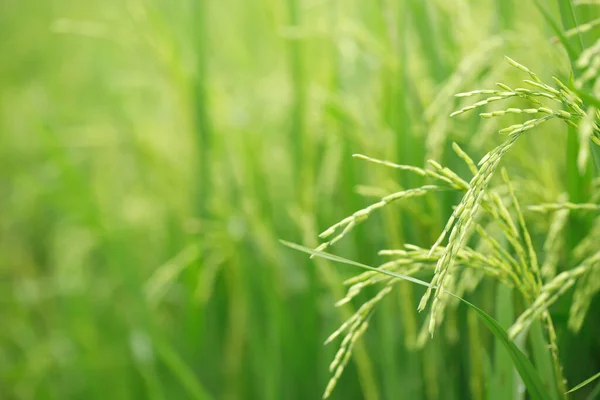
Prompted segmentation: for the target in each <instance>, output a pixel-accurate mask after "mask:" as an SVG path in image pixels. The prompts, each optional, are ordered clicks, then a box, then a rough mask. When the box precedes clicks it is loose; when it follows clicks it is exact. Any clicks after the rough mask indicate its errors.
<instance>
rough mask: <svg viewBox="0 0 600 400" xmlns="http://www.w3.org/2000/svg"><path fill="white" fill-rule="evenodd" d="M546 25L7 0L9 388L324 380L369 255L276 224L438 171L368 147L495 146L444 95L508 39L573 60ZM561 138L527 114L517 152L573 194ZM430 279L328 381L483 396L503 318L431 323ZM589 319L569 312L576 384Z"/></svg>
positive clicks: (302, 220)
mask: <svg viewBox="0 0 600 400" xmlns="http://www.w3.org/2000/svg"><path fill="white" fill-rule="evenodd" d="M549 3H552V4H549V5H548V7H549V10H551V12H553V13H555V15H557V14H556V10H555V9H554V6H555V4H554V3H553V2H549ZM580 11H581V12H582V13H591V12H592V8H591V7H587V8H586V7H584V8H583V9H580ZM557 18H558V17H557ZM551 36H552V33H551V31H550V30H549V28H548V27H547V26H546V24H545V22H544V20H543V18H542V16H541V15H540V14H539V12H538V11H537V10H536V8H535V7H534V6H533V4H530V3H529V2H526V1H508V0H498V1H492V0H432V1H421V0H394V1H391V0H378V1H373V2H367V1H358V0H347V1H341V0H287V1H284V0H221V1H217V0H214V1H208V0H177V1H165V0H104V1H91V2H83V1H74V0H47V1H46V0H38V1H35V0H28V1H22V0H2V1H1V2H0V49H1V53H0V279H1V280H0V283H1V285H2V290H1V291H0V293H1V298H0V299H1V302H0V315H1V317H0V318H1V321H2V329H0V398H2V399H106V398H114V399H134V398H135V399H137V398H148V399H226V400H233V399H265V400H269V399H315V398H320V397H321V395H322V393H323V390H324V388H325V385H326V383H327V381H328V379H329V372H328V370H327V368H328V365H329V363H330V361H331V359H332V358H333V356H334V354H335V352H336V350H337V349H336V347H335V346H336V344H333V345H329V346H323V345H322V343H323V341H324V340H325V338H326V337H327V336H328V335H329V334H330V333H331V332H332V331H333V330H335V329H336V327H337V326H338V325H339V324H340V323H341V322H342V321H343V320H344V319H345V318H347V317H348V316H349V315H350V314H351V313H352V312H353V310H355V309H356V307H357V306H359V305H360V301H359V302H357V303H356V304H350V305H346V306H344V307H339V308H335V307H334V303H335V301H336V300H337V299H339V298H341V297H343V294H344V288H343V284H342V282H343V280H344V278H347V277H349V276H351V275H352V274H354V273H356V272H357V271H355V270H352V269H350V268H349V267H344V266H341V267H340V266H335V265H331V264H329V263H327V262H325V261H319V260H308V259H307V258H306V257H305V256H303V255H301V254H297V253H294V252H293V251H290V250H289V249H286V248H284V247H283V246H281V245H280V244H279V243H278V239H280V238H284V239H286V240H291V241H295V242H297V243H302V244H304V245H307V246H316V245H317V244H318V240H317V239H318V237H317V236H318V233H319V232H321V231H322V230H324V229H325V228H327V227H328V226H330V225H332V224H333V223H335V222H337V221H338V220H340V219H342V218H343V217H345V216H347V215H350V214H351V213H353V212H354V211H356V210H358V209H359V208H361V207H364V206H366V205H368V204H370V202H372V201H373V198H374V197H373V196H375V197H376V196H379V195H380V194H381V193H384V194H385V193H389V192H391V191H393V190H397V189H398V188H410V187H413V186H416V185H419V184H420V183H421V182H420V180H419V179H416V178H415V177H414V176H410V175H406V174H403V173H397V172H395V171H388V170H386V169H384V168H380V167H377V166H372V165H367V164H365V163H364V162H361V161H359V160H355V159H353V158H352V157H351V155H352V154H353V153H364V154H368V155H371V156H374V157H380V158H383V159H389V160H393V161H394V162H398V163H404V164H413V165H418V166H423V165H424V163H425V161H426V160H427V159H434V160H437V161H439V162H440V163H443V164H444V165H449V166H451V167H452V168H453V169H454V170H455V171H457V172H463V173H467V172H468V171H467V169H466V167H465V166H463V164H462V162H461V161H460V160H459V159H458V158H457V157H456V156H455V155H454V153H452V151H451V144H452V141H456V142H458V143H459V144H460V145H461V146H462V147H463V148H464V149H465V150H467V151H468V152H469V154H470V155H471V156H472V157H473V158H474V159H479V158H480V157H481V156H482V155H483V154H485V153H486V152H487V151H488V150H489V149H491V148H492V147H493V146H494V145H495V144H497V143H499V141H500V140H502V139H501V138H498V137H497V136H496V135H495V132H496V130H497V129H498V128H499V127H498V125H497V124H498V123H497V122H495V121H486V122H485V123H482V122H480V121H479V119H478V118H476V117H475V116H465V117H461V118H458V119H452V120H451V119H450V118H449V117H448V115H449V114H450V112H451V111H453V110H454V109H456V108H457V107H458V106H459V105H460V102H459V101H458V100H456V99H455V98H454V97H453V94H454V93H456V92H459V91H466V90H470V89H473V88H479V87H481V88H485V87H492V86H493V84H494V82H496V81H497V80H502V81H505V82H509V83H510V82H515V81H517V79H520V78H517V74H516V73H515V72H514V71H513V70H511V69H510V67H509V66H507V65H506V63H504V62H503V56H504V54H507V55H510V56H511V57H513V58H515V59H516V60H518V61H519V62H522V63H523V64H525V65H528V66H529V67H530V68H531V69H533V70H535V71H538V72H539V73H540V75H541V76H543V77H544V78H549V77H550V76H552V74H558V75H559V76H567V74H568V71H569V70H568V68H569V64H568V59H567V58H566V56H565V54H564V53H563V52H562V50H560V48H558V47H557V45H556V44H552V43H551V42H550V41H549V38H550V37H551ZM552 126H553V127H554V129H555V130H559V129H564V128H563V127H562V126H559V125H558V124H556V125H552ZM564 146H565V139H564V135H557V136H555V137H553V139H552V140H545V139H544V140H540V138H539V136H538V137H536V136H535V132H534V133H532V134H531V135H529V136H528V137H527V138H526V139H524V140H522V142H520V143H519V145H518V146H517V148H516V149H515V151H514V152H513V153H511V154H510V155H509V156H508V157H507V160H509V161H507V164H508V165H509V166H510V167H509V168H510V169H511V170H512V171H515V174H516V175H517V176H519V177H523V178H524V179H526V180H529V182H530V184H528V185H522V186H523V187H522V188H521V189H520V195H522V196H524V198H525V200H524V201H525V202H526V203H533V202H535V201H542V200H545V201H554V200H555V199H556V198H557V197H558V196H559V194H560V193H562V192H563V191H565V187H566V186H567V184H568V182H567V179H566V178H565V170H566V167H565V160H564V157H563V152H564V151H563V149H564ZM459 200H460V196H459V195H458V194H455V193H442V194H440V195H439V196H437V197H426V198H424V199H417V200H411V201H408V202H406V203H404V204H402V205H397V206H394V207H391V208H389V209H386V210H385V211H384V212H383V213H380V214H378V215H377V216H374V217H373V219H372V220H369V222H368V223H366V224H363V225H361V226H360V227H358V228H357V229H355V230H354V231H353V232H352V234H350V235H349V236H348V237H347V238H345V239H344V240H343V241H342V242H340V243H339V245H336V247H335V248H334V249H333V251H334V252H336V253H339V254H343V255H344V256H346V257H349V258H353V259H357V260H360V261H362V262H365V263H369V264H372V265H377V264H378V263H380V261H381V260H379V258H378V256H377V250H379V249H381V248H396V247H399V246H400V245H402V244H403V243H415V244H418V245H421V246H424V247H428V246H430V245H431V244H432V243H433V242H434V241H435V239H436V238H437V236H438V235H439V233H440V231H441V229H442V227H443V225H444V223H445V221H446V219H447V218H448V216H449V214H450V212H451V210H452V206H453V205H455V204H457V203H458V201H459ZM544 223H545V222H544V221H541V222H540V227H541V230H540V231H542V232H543V231H544V229H545V228H544V227H545V225H544ZM494 287H495V286H494V285H493V284H492V283H489V282H488V283H486V282H484V283H483V284H482V285H481V287H480V288H478V289H477V290H476V291H475V292H474V293H473V294H472V298H473V301H474V302H475V303H476V304H478V305H480V306H482V307H483V308H485V309H486V310H493V302H494V296H493V295H492V293H493V291H494ZM421 294H422V290H421V289H420V288H416V287H413V286H410V285H409V284H400V285H399V288H398V290H396V291H395V292H394V295H393V296H390V297H389V298H387V299H386V300H385V301H384V302H383V303H382V304H381V305H380V307H378V309H377V311H376V313H375V314H374V316H373V318H372V322H371V328H370V330H369V331H368V333H367V334H366V335H365V339H364V340H361V341H360V342H359V344H358V346H357V348H356V349H355V351H354V357H353V361H352V362H351V363H350V364H349V366H348V368H347V370H346V372H345V373H344V375H343V376H342V379H341V381H340V383H339V384H338V387H337V389H336V391H335V392H334V394H333V398H335V399H363V398H364V399H369V400H375V399H467V398H469V399H470V398H472V399H482V398H488V396H487V395H486V391H487V390H488V385H487V383H486V382H488V381H489V379H491V378H490V374H491V372H490V365H491V358H492V353H491V352H490V351H488V350H489V349H490V345H491V343H492V342H493V341H492V338H491V337H490V336H489V334H488V333H487V332H485V330H484V329H483V328H481V327H479V325H477V323H475V322H474V321H473V318H471V317H470V316H469V314H468V313H466V312H464V310H462V309H459V311H458V312H457V313H456V314H453V316H448V318H447V319H446V321H445V322H444V325H443V326H442V330H441V332H440V334H439V335H438V336H437V337H436V338H435V340H433V341H425V342H422V341H421V342H419V340H418V337H419V332H420V331H421V326H422V323H423V321H424V319H425V316H424V315H419V314H418V313H417V312H416V305H417V301H418V298H419V297H420V295H421ZM362 300H363V301H364V298H363V299H362ZM563 308H566V309H568V306H565V307H563ZM562 312H566V311H565V310H562ZM557 314H558V318H559V320H560V318H561V317H560V315H561V309H559V310H558V311H557ZM496 315H497V314H496ZM596 316H597V313H596ZM562 318H563V320H564V318H566V317H565V316H564V315H563V317H562ZM589 319H591V320H594V318H593V317H590V318H588V320H589ZM596 319H598V318H596ZM595 324H596V325H597V321H596V322H595ZM594 329H595V327H594V326H592V327H589V326H588V327H586V328H585V329H584V333H583V334H581V335H580V336H577V337H573V336H572V335H571V334H569V333H568V332H565V333H562V334H561V335H562V336H561V340H562V341H563V343H566V346H567V347H566V349H567V350H563V353H562V354H563V361H564V363H565V371H566V374H567V377H568V378H569V382H572V383H573V384H574V383H578V382H579V381H581V380H583V379H584V378H586V377H588V376H590V375H591V374H592V373H594V372H596V371H597V370H598V369H599V365H598V357H597V354H598V348H599V347H600V346H599V343H598V339H597V335H594V333H593V332H594ZM585 332H587V333H585ZM594 352H595V353H594ZM594 354H596V357H595V358H594Z"/></svg>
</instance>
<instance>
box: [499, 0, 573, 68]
mask: <svg viewBox="0 0 600 400" xmlns="http://www.w3.org/2000/svg"><path fill="white" fill-rule="evenodd" d="M500 1H501V2H502V0H500ZM535 5H536V7H537V9H538V10H539V11H540V13H541V14H542V15H543V16H544V19H545V20H546V23H548V25H549V26H550V28H551V29H552V31H553V32H554V34H555V35H556V37H557V38H558V40H559V41H560V43H561V44H562V45H563V47H564V48H565V50H566V51H567V54H568V55H569V60H570V61H571V68H572V67H573V66H574V65H575V62H576V61H577V58H578V57H579V56H578V53H577V52H576V51H575V49H574V48H573V46H572V44H571V43H570V42H569V40H568V39H567V38H566V37H565V35H564V34H563V31H562V29H560V27H559V25H558V23H557V22H556V21H555V20H554V18H553V17H552V15H551V14H550V13H549V12H548V10H546V8H545V7H544V6H542V4H541V3H540V0H535Z"/></svg>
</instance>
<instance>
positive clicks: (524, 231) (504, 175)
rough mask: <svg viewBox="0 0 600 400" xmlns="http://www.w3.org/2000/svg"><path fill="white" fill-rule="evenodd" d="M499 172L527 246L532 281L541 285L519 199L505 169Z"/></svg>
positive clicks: (534, 253) (533, 250)
mask: <svg viewBox="0 0 600 400" xmlns="http://www.w3.org/2000/svg"><path fill="white" fill-rule="evenodd" d="M501 174H502V178H503V179H504V183H505V184H506V186H507V187H508V190H509V193H510V196H511V198H512V202H513V208H514V209H515V211H516V214H517V221H518V222H519V226H520V227H521V232H522V236H523V241H524V242H525V247H526V248H527V256H528V264H529V267H530V269H529V272H530V273H531V274H532V275H533V276H534V278H533V281H532V283H533V282H536V283H537V284H538V285H539V286H541V284H542V275H541V272H540V267H539V264H538V259H537V254H536V252H535V249H534V248H533V242H532V240H531V235H530V234H529V229H528V228H527V224H526V223H525V218H524V217H523V213H522V212H521V206H520V205H519V201H518V200H517V196H516V195H515V191H514V189H513V187H512V184H511V183H510V180H509V179H508V173H507V172H506V169H504V168H503V169H502V172H501Z"/></svg>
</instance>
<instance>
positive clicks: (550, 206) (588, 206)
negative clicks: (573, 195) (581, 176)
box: [527, 201, 600, 213]
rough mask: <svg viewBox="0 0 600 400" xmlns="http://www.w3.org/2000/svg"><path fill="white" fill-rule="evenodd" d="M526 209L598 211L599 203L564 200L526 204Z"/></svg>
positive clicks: (537, 210)
mask: <svg viewBox="0 0 600 400" xmlns="http://www.w3.org/2000/svg"><path fill="white" fill-rule="evenodd" d="M527 210H529V211H533V212H538V213H550V212H554V211H560V210H569V211H600V204H592V203H579V204H577V203H571V202H568V201H565V202H563V203H545V204H536V205H531V206H527Z"/></svg>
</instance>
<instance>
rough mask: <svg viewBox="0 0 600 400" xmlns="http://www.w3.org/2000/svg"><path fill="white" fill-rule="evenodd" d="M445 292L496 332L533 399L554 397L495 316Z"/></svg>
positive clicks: (301, 248)
mask: <svg viewBox="0 0 600 400" xmlns="http://www.w3.org/2000/svg"><path fill="white" fill-rule="evenodd" d="M281 243H282V244H284V245H285V246H287V247H290V248H292V249H295V250H298V251H301V252H303V253H307V254H310V255H312V256H316V257H321V258H325V259H327V260H331V261H335V262H339V263H342V264H348V265H354V266H356V267H360V268H363V269H368V270H371V271H376V272H379V273H381V274H385V275H388V276H392V277H395V278H399V279H404V280H407V281H409V282H413V283H416V284H418V285H421V286H425V287H432V288H435V286H432V285H430V284H429V283H427V282H425V281H422V280H420V279H417V278H413V277H411V276H406V275H401V274H396V273H394V272H390V271H386V270H381V269H378V268H375V267H371V266H369V265H366V264H362V263H359V262H356V261H352V260H348V259H346V258H343V257H339V256H336V255H333V254H329V253H324V252H321V251H316V250H313V249H309V248H308V247H304V246H300V245H298V244H294V243H290V242H286V241H284V240H281ZM445 293H448V294H449V295H451V296H453V297H456V298H457V299H459V300H460V301H462V302H463V303H465V304H466V305H467V306H469V307H470V308H471V309H472V310H474V311H475V312H476V313H477V315H478V316H479V317H480V318H481V320H482V321H483V323H484V324H485V325H486V326H487V327H488V329H489V330H490V331H491V332H492V333H493V334H494V336H495V338H496V339H497V340H498V341H499V342H500V343H502V345H503V346H504V348H505V349H506V350H507V351H508V354H509V355H510V358H511V359H512V362H513V364H514V365H515V368H516V369H517V371H518V372H519V375H520V376H521V379H523V383H524V384H525V387H526V388H527V391H528V392H529V395H530V396H531V399H533V400H549V399H551V398H552V397H550V395H549V394H548V392H547V390H546V388H545V387H544V384H543V383H542V380H541V379H540V376H539V375H538V373H537V371H536V370H535V368H534V366H533V364H532V363H531V361H530V360H529V359H528V358H527V356H526V355H525V354H524V353H523V352H522V351H521V350H519V348H518V347H517V346H516V345H515V344H514V343H513V342H512V340H510V339H509V337H508V334H507V333H506V331H505V330H504V329H503V328H502V327H501V326H500V324H498V322H497V321H496V320H495V319H494V318H492V317H490V316H489V315H488V314H486V313H485V312H484V311H483V310H481V309H480V308H478V307H477V306H475V305H474V304H471V303H469V302H468V301H466V300H465V299H463V298H461V297H459V296H457V295H455V294H453V293H450V292H445Z"/></svg>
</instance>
